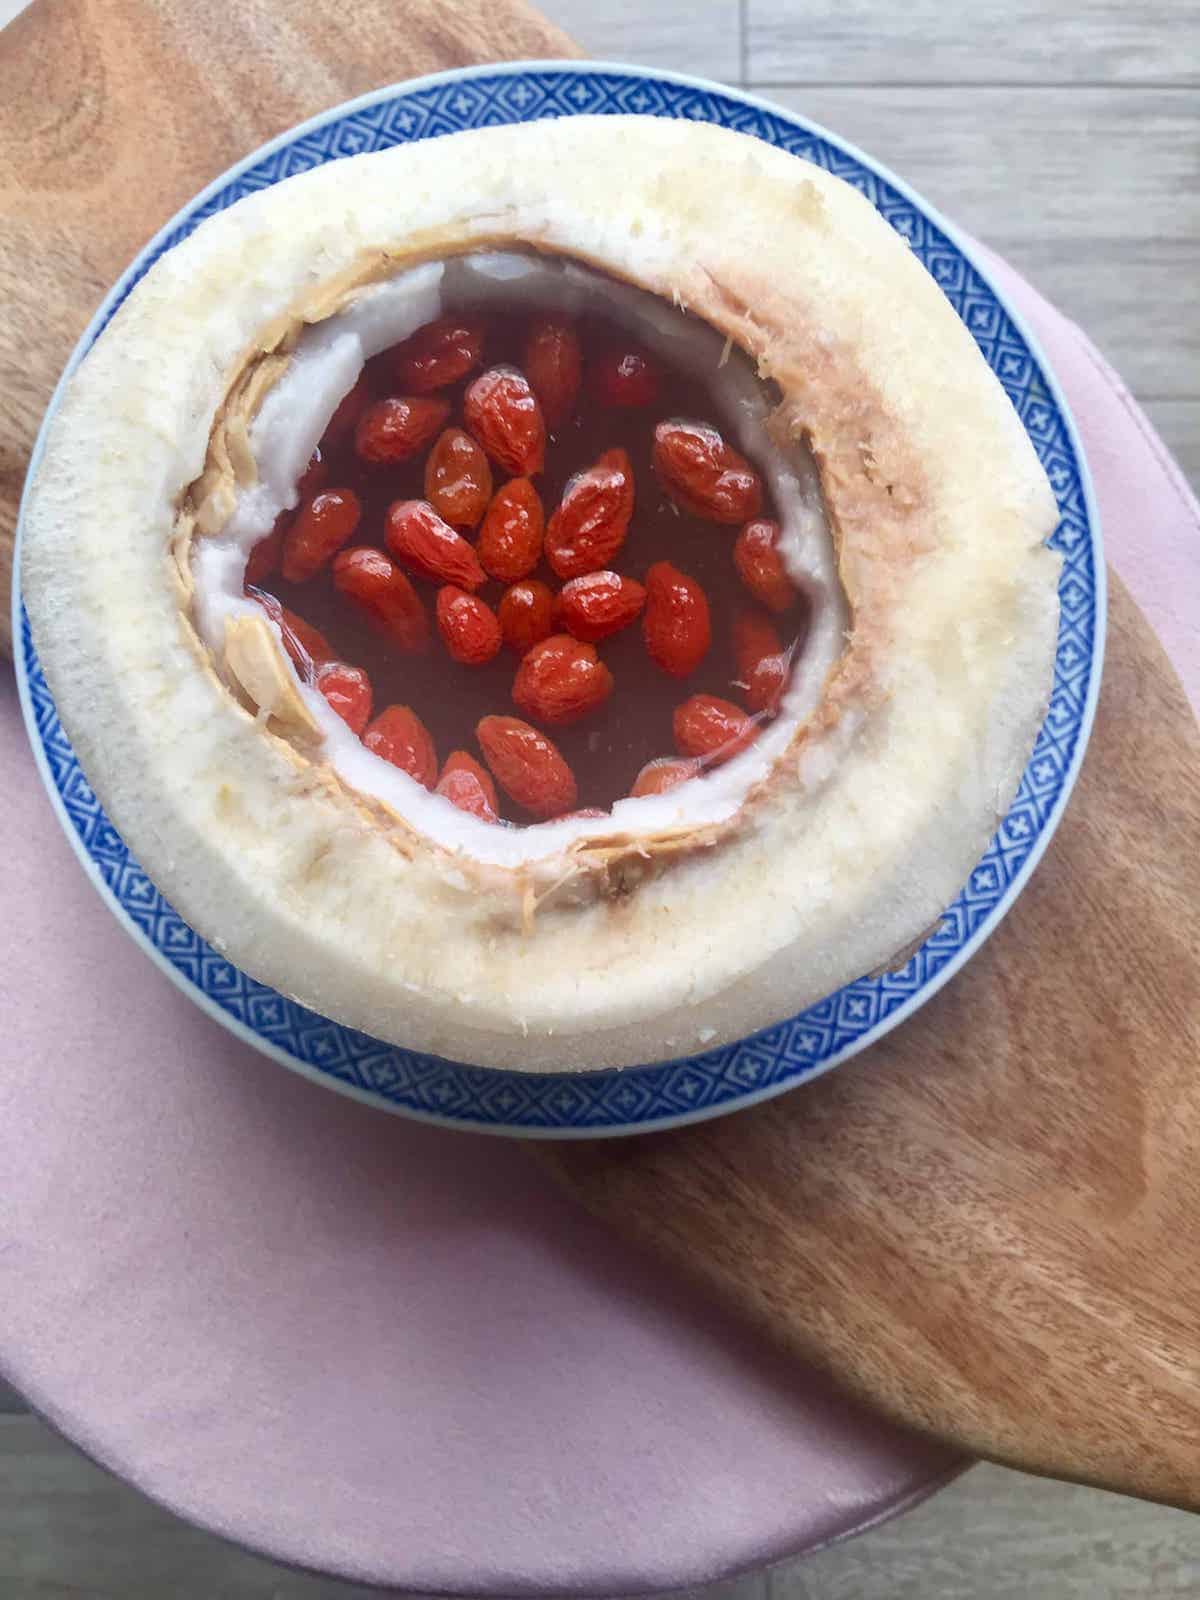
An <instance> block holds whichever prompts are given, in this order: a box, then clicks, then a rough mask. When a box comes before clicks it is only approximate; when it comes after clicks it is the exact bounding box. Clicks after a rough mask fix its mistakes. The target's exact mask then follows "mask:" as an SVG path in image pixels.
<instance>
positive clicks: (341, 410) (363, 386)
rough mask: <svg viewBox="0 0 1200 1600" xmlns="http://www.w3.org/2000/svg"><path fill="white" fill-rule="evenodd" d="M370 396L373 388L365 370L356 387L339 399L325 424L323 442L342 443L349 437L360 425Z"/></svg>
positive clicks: (328, 443) (359, 376)
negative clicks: (359, 421) (360, 418)
mask: <svg viewBox="0 0 1200 1600" xmlns="http://www.w3.org/2000/svg"><path fill="white" fill-rule="evenodd" d="M370 398H371V390H370V388H369V386H368V384H367V375H366V373H365V372H360V373H359V375H358V379H357V381H356V383H355V385H354V387H353V388H352V389H350V390H349V391H348V392H347V393H346V394H344V395H343V396H342V398H341V399H340V400H339V401H338V406H337V410H336V411H335V412H334V413H333V415H332V416H331V417H330V419H329V421H328V423H326V425H325V434H324V437H323V438H322V440H321V443H322V444H324V445H332V444H340V443H341V442H342V440H343V439H345V438H348V437H349V435H350V434H351V433H353V431H354V429H355V428H356V427H357V426H358V419H359V417H361V416H362V414H363V412H364V411H365V410H366V409H367V403H368V401H369V400H370Z"/></svg>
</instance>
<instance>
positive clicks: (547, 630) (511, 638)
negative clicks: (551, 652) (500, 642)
mask: <svg viewBox="0 0 1200 1600" xmlns="http://www.w3.org/2000/svg"><path fill="white" fill-rule="evenodd" d="M496 615H497V618H498V620H499V623H500V631H501V633H502V634H503V635H504V642H505V644H506V645H507V646H508V647H509V649H510V650H515V651H516V652H517V653H518V654H519V655H524V654H525V652H526V650H528V649H529V648H530V647H531V646H532V645H535V644H540V643H541V642H542V640H543V639H548V638H549V637H550V634H551V633H552V632H553V621H552V618H553V615H554V596H553V595H552V594H551V593H550V590H549V589H548V588H547V587H546V585H545V584H544V583H542V582H540V581H539V580H538V579H537V578H531V579H529V580H528V581H527V582H525V583H514V584H513V586H512V588H511V589H506V590H505V591H504V593H503V594H502V595H501V597H500V604H499V605H498V606H497V607H496Z"/></svg>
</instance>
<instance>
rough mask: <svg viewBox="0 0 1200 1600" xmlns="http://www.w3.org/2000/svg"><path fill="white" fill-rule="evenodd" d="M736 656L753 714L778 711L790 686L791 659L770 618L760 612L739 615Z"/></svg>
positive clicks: (734, 640) (735, 641)
mask: <svg viewBox="0 0 1200 1600" xmlns="http://www.w3.org/2000/svg"><path fill="white" fill-rule="evenodd" d="M733 657H734V661H735V663H736V666H737V678H738V683H739V685H740V686H741V688H742V692H743V694H744V695H745V699H746V704H747V705H748V706H749V707H750V709H751V711H769V712H771V713H772V714H774V713H775V712H776V711H778V709H779V701H780V698H781V697H782V695H783V691H784V689H785V688H786V687H787V679H788V656H787V652H786V651H785V650H784V648H783V644H782V641H781V640H780V638H779V635H778V633H777V632H776V631H775V625H774V623H772V622H771V620H770V618H769V617H767V616H766V615H764V614H763V613H762V612H760V611H739V612H738V614H737V616H736V617H735V618H734V619H733Z"/></svg>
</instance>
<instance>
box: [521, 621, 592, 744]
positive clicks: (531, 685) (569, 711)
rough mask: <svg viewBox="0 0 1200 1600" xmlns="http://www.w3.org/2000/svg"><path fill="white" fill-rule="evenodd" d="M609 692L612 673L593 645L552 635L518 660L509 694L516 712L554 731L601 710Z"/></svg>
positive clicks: (563, 636) (558, 634)
mask: <svg viewBox="0 0 1200 1600" xmlns="http://www.w3.org/2000/svg"><path fill="white" fill-rule="evenodd" d="M612 688H613V676H612V673H611V672H610V671H609V670H608V668H607V667H606V666H605V665H604V663H603V661H601V660H600V658H599V656H598V655H597V654H596V649H595V646H594V645H590V644H582V643H581V642H580V641H579V640H578V639H572V638H571V636H570V635H569V634H566V633H556V634H552V635H551V637H550V638H549V639H543V640H542V642H541V644H535V645H534V647H533V649H532V650H530V651H528V652H527V654H526V655H524V656H523V657H522V658H521V665H520V666H519V667H518V668H517V675H516V677H515V678H514V680H513V691H512V694H513V701H514V703H515V705H516V707H517V709H518V711H523V712H524V713H525V715H526V716H527V717H532V718H533V720H534V721H535V722H545V723H549V724H550V726H551V727H558V726H564V725H565V724H567V723H568V722H578V721H579V719H580V717H586V716H587V715H588V713H589V712H591V711H595V710H596V709H597V708H598V707H600V706H602V705H603V704H604V702H605V701H606V700H607V699H608V697H609V695H610V694H611V693H612Z"/></svg>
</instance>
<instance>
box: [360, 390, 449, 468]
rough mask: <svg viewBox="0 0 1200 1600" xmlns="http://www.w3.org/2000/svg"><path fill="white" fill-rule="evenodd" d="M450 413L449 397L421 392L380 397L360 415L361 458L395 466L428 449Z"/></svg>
mask: <svg viewBox="0 0 1200 1600" xmlns="http://www.w3.org/2000/svg"><path fill="white" fill-rule="evenodd" d="M449 415H450V407H449V405H448V404H447V403H446V401H445V400H429V399H425V398H423V397H422V396H420V395H393V396H392V397H391V398H390V399H387V400H376V402H375V404H374V405H371V406H368V407H367V409H366V410H365V411H364V412H363V414H362V416H361V417H359V419H358V425H357V427H356V428H355V430H354V449H355V451H356V452H357V454H358V458H359V460H360V461H368V462H370V463H371V464H372V466H395V465H396V464H397V463H398V462H401V461H407V460H409V458H410V457H412V456H415V455H416V454H417V452H418V451H419V450H422V449H424V447H425V446H426V445H427V444H428V443H429V441H430V439H432V438H433V436H434V434H436V433H439V432H440V431H441V429H442V428H443V427H444V426H445V423H446V418H447V417H448V416H449Z"/></svg>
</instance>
